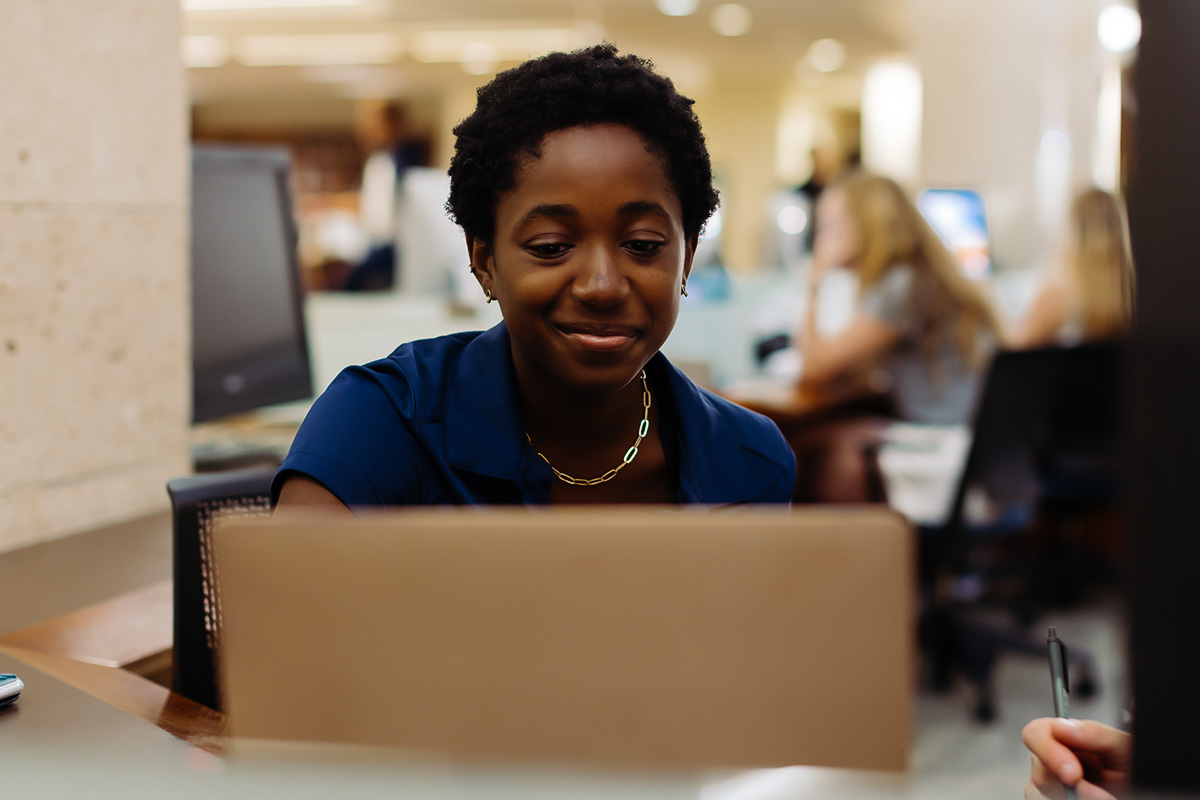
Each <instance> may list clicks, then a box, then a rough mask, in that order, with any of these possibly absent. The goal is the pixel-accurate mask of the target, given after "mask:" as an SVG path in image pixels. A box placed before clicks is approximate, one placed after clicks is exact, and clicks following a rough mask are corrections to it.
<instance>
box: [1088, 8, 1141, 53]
mask: <svg viewBox="0 0 1200 800" xmlns="http://www.w3.org/2000/svg"><path fill="white" fill-rule="evenodd" d="M1096 36H1097V37H1098V38H1099V39H1100V45H1101V47H1103V48H1104V49H1105V50H1108V51H1109V52H1112V53H1125V52H1128V51H1129V50H1132V49H1133V48H1134V47H1136V46H1137V43H1138V40H1139V39H1141V38H1142V18H1141V16H1140V15H1139V14H1138V12H1137V11H1135V10H1133V9H1132V8H1130V7H1129V6H1126V5H1112V6H1109V7H1108V8H1106V9H1104V10H1103V11H1101V12H1100V19H1099V20H1098V21H1097V23H1096Z"/></svg>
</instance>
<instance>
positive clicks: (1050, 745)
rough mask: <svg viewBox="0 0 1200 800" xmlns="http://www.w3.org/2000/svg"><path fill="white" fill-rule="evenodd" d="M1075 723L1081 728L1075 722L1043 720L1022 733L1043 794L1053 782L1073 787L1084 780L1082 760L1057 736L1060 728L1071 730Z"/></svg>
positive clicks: (1037, 784)
mask: <svg viewBox="0 0 1200 800" xmlns="http://www.w3.org/2000/svg"><path fill="white" fill-rule="evenodd" d="M1054 723H1060V726H1057V727H1056V726H1055V725H1054ZM1072 723H1074V724H1075V725H1078V723H1075V722H1074V720H1061V719H1051V718H1049V717H1041V718H1040V719H1035V720H1033V721H1032V722H1030V723H1029V724H1028V725H1026V726H1025V728H1024V729H1023V730H1022V731H1021V738H1022V739H1023V740H1024V741H1025V746H1026V747H1028V748H1029V752H1031V753H1033V769H1032V774H1031V777H1032V779H1033V783H1034V784H1035V785H1036V786H1037V787H1038V788H1039V789H1042V790H1043V791H1044V790H1045V789H1046V788H1049V787H1050V786H1052V785H1053V784H1054V783H1062V784H1065V785H1067V786H1074V785H1075V784H1076V783H1078V782H1079V781H1080V779H1081V778H1083V765H1082V764H1081V763H1080V762H1079V758H1078V757H1077V756H1076V755H1075V753H1074V752H1072V750H1071V748H1070V747H1068V746H1067V745H1066V744H1064V743H1063V741H1062V738H1061V736H1059V735H1058V734H1059V732H1060V731H1061V725H1066V726H1068V727H1069V726H1070V725H1071V724H1072Z"/></svg>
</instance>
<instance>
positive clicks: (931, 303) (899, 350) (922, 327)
mask: <svg viewBox="0 0 1200 800" xmlns="http://www.w3.org/2000/svg"><path fill="white" fill-rule="evenodd" d="M817 220H818V223H817V231H816V240H815V242H814V245H813V264H812V268H811V270H810V275H809V288H808V291H809V301H810V302H809V304H808V309H809V311H808V313H807V314H806V315H805V319H804V323H803V326H802V328H801V330H800V332H799V337H798V338H799V349H800V354H801V356H802V359H803V360H802V369H801V378H800V382H801V385H802V386H808V387H814V388H817V389H824V388H828V387H831V386H833V385H835V384H837V383H838V382H839V381H843V380H847V379H849V378H851V377H852V376H853V375H854V374H855V373H861V372H863V371H866V370H882V371H883V372H884V373H886V375H887V376H888V378H889V379H890V385H891V394H892V397H893V400H894V402H895V406H896V411H897V414H898V415H899V417H900V418H901V419H902V420H905V421H909V422H919V423H932V424H941V425H958V424H963V423H966V422H967V421H968V420H969V417H970V415H971V413H972V410H973V408H974V404H975V398H976V392H977V389H978V384H979V377H980V375H981V374H982V371H983V369H984V368H985V366H986V364H987V362H988V359H989V357H990V355H991V352H992V350H993V349H994V347H995V345H996V343H997V342H998V341H999V338H1000V336H999V327H998V324H997V321H996V317H995V315H994V313H993V311H992V309H991V306H990V305H989V303H988V301H987V300H986V299H985V298H984V296H983V294H982V293H981V292H980V291H979V290H978V288H977V287H976V286H975V285H974V284H972V283H971V282H970V281H969V280H968V279H967V278H965V277H964V276H963V275H962V273H961V272H960V271H959V269H958V265H957V263H956V262H955V261H954V258H953V256H951V255H950V253H949V252H948V251H947V250H946V247H945V246H944V245H943V244H942V242H941V240H940V239H939V238H938V236H937V234H936V233H934V231H933V229H932V228H930V227H929V225H928V223H926V222H925V220H924V218H923V217H922V216H921V213H920V212H919V211H918V210H917V207H916V206H915V205H914V204H913V202H912V201H911V200H910V199H909V197H908V195H907V194H906V193H905V191H904V190H903V189H902V188H901V187H900V186H899V185H897V184H896V182H895V181H893V180H890V179H888V178H884V177H881V176H878V175H872V174H870V173H866V172H856V173H853V174H851V175H849V176H847V177H845V178H843V179H841V180H839V181H838V182H837V183H835V184H833V185H832V186H830V187H829V188H828V189H826V190H825V192H824V193H823V194H822V195H821V200H820V205H819V207H818V213H817ZM838 267H841V268H846V269H852V270H854V271H855V273H857V275H858V281H859V296H858V305H857V310H856V313H855V316H854V318H853V319H852V321H851V322H850V323H849V324H848V325H847V327H846V328H844V329H843V330H842V331H841V332H840V333H838V334H836V335H833V336H824V335H822V334H821V333H820V324H819V320H818V308H817V303H816V302H815V298H816V294H817V291H818V288H819V287H820V284H821V281H822V279H823V278H824V276H825V275H826V274H827V273H828V271H829V270H831V269H834V268H838ZM885 424H886V421H884V420H881V419H864V418H856V419H850V420H842V421H840V422H836V423H832V424H830V425H828V426H824V428H823V430H818V431H814V432H812V435H810V436H806V437H805V439H806V440H807V441H800V442H794V443H793V444H794V446H796V448H797V451H798V452H797V456H798V458H800V461H801V471H802V473H807V476H808V477H807V478H806V479H805V480H806V484H802V485H798V491H797V499H799V500H805V499H808V500H824V501H834V502H849V501H855V500H862V499H866V498H865V497H864V491H865V489H864V487H865V486H866V463H865V459H864V458H863V455H862V454H863V450H864V447H866V446H868V445H869V444H870V443H872V442H873V441H874V440H875V439H876V438H877V437H878V435H879V433H880V431H881V429H882V427H883V425H885ZM814 439H815V441H814ZM810 444H811V445H812V447H809V445H810ZM806 467H807V469H806ZM806 494H807V495H808V496H807V497H806V496H805V495H806Z"/></svg>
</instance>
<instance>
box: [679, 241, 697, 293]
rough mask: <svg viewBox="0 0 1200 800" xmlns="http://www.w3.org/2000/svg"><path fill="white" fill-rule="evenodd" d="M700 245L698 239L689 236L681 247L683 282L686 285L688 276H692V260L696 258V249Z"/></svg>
mask: <svg viewBox="0 0 1200 800" xmlns="http://www.w3.org/2000/svg"><path fill="white" fill-rule="evenodd" d="M699 244H700V237H698V236H690V237H688V240H687V242H686V243H685V244H684V247H683V282H684V283H687V279H688V276H689V275H691V274H692V259H694V258H695V257H696V247H697V246H698V245H699Z"/></svg>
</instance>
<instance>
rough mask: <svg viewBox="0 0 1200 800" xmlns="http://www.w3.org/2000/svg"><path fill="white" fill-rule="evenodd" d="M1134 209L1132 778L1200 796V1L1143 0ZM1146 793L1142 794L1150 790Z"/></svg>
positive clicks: (1145, 786) (1143, 787) (1141, 785)
mask: <svg viewBox="0 0 1200 800" xmlns="http://www.w3.org/2000/svg"><path fill="white" fill-rule="evenodd" d="M1139 5H1140V12H1141V16H1142V39H1141V44H1140V47H1139V55H1138V61H1137V64H1136V65H1135V66H1134V67H1133V82H1134V87H1135V102H1134V103H1132V104H1129V105H1127V106H1126V107H1127V108H1136V109H1137V111H1136V114H1135V115H1132V119H1133V120H1134V131H1133V136H1134V152H1133V160H1132V163H1131V164H1130V180H1129V193H1128V194H1129V216H1130V230H1131V234H1132V235H1131V241H1132V244H1133V259H1134V263H1135V264H1136V266H1137V271H1138V289H1137V311H1136V317H1135V321H1134V331H1133V339H1132V348H1133V352H1132V358H1130V359H1129V362H1128V363H1129V368H1128V370H1127V374H1128V375H1129V386H1128V398H1129V403H1128V404H1127V405H1128V408H1129V409H1130V417H1129V420H1128V451H1127V456H1128V457H1127V458H1126V462H1127V463H1128V465H1129V481H1128V485H1129V489H1130V493H1129V510H1130V513H1129V526H1128V533H1127V536H1128V541H1129V550H1130V560H1131V563H1132V587H1131V588H1132V596H1131V604H1130V609H1131V645H1132V655H1133V692H1134V703H1135V705H1134V709H1133V723H1134V727H1133V735H1134V776H1133V777H1134V785H1135V787H1136V790H1137V791H1138V792H1139V793H1141V792H1145V791H1159V790H1167V791H1183V792H1188V793H1193V792H1197V791H1200V759H1198V758H1197V752H1198V747H1197V745H1198V744H1200V736H1198V735H1197V723H1198V721H1200V257H1198V256H1197V252H1198V249H1200V248H1198V243H1200V233H1198V232H1197V231H1198V227H1197V221H1196V220H1197V202H1196V196H1197V193H1198V191H1200V149H1198V148H1200V144H1198V143H1200V3H1197V2H1191V1H1190V0H1141V2H1140V4H1139ZM1138 796H1142V795H1141V794H1139V795H1138Z"/></svg>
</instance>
